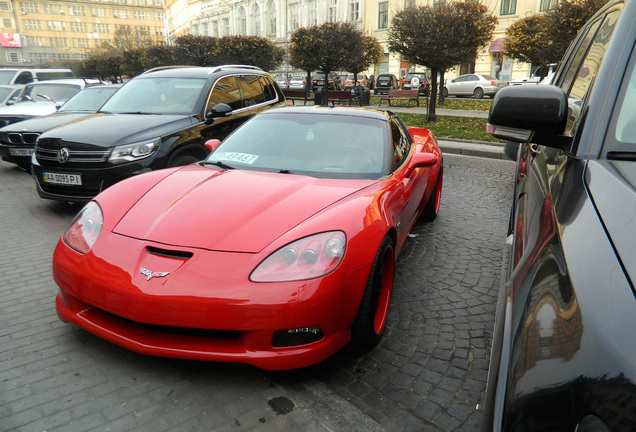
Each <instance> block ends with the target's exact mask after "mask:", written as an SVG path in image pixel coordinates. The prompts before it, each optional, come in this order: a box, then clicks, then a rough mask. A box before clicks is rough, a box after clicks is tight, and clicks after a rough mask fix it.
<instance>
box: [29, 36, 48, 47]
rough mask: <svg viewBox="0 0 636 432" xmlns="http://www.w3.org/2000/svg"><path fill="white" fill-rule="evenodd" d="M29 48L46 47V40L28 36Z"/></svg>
mask: <svg viewBox="0 0 636 432" xmlns="http://www.w3.org/2000/svg"><path fill="white" fill-rule="evenodd" d="M26 43H27V46H44V39H43V38H41V37H34V36H27V37H26Z"/></svg>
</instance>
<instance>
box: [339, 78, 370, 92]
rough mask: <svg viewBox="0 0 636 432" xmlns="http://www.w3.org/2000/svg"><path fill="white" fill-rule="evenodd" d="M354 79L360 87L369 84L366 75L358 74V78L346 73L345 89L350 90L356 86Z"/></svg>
mask: <svg viewBox="0 0 636 432" xmlns="http://www.w3.org/2000/svg"><path fill="white" fill-rule="evenodd" d="M356 80H357V81H358V82H359V83H360V85H361V86H362V87H368V86H369V77H368V76H366V75H362V74H358V78H356V79H354V78H353V75H347V78H346V79H345V89H347V90H350V89H352V88H354V87H355V86H356Z"/></svg>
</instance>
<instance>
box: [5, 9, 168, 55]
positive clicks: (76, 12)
mask: <svg viewBox="0 0 636 432" xmlns="http://www.w3.org/2000/svg"><path fill="white" fill-rule="evenodd" d="M164 7H165V4H164V0H53V1H51V0H30V1H20V0H0V20H1V21H0V22H1V23H2V29H1V30H0V35H1V42H2V43H1V45H2V46H1V47H0V66H5V67H7V66H10V67H17V66H23V67H37V66H40V65H43V64H47V63H50V62H54V61H64V60H82V59H85V58H87V57H88V56H90V54H91V52H92V51H93V50H94V49H95V48H97V47H99V46H101V45H102V44H104V43H111V44H112V43H113V41H114V39H115V33H116V32H117V30H118V29H120V28H122V27H124V28H125V29H126V33H128V34H127V37H129V38H132V40H133V42H134V40H135V39H137V40H138V41H141V39H142V38H148V39H150V40H151V41H152V42H154V43H164V44H165V43H166V28H165V9H164ZM125 26H127V27H125Z"/></svg>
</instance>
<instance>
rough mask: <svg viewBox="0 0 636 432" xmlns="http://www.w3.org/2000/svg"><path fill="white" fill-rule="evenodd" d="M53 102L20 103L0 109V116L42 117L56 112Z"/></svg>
mask: <svg viewBox="0 0 636 432" xmlns="http://www.w3.org/2000/svg"><path fill="white" fill-rule="evenodd" d="M57 108H58V107H57V105H55V104H54V103H53V102H20V103H17V104H15V105H10V106H6V107H4V108H0V116H13V115H31V116H43V115H47V114H53V113H54V112H56V111H57Z"/></svg>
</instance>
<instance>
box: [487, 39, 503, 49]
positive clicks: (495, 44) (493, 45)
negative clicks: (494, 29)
mask: <svg viewBox="0 0 636 432" xmlns="http://www.w3.org/2000/svg"><path fill="white" fill-rule="evenodd" d="M505 42H506V38H505V37H501V38H499V39H497V40H495V41H494V42H493V43H491V44H490V48H488V52H499V51H502V50H503V47H504V43H505Z"/></svg>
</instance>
